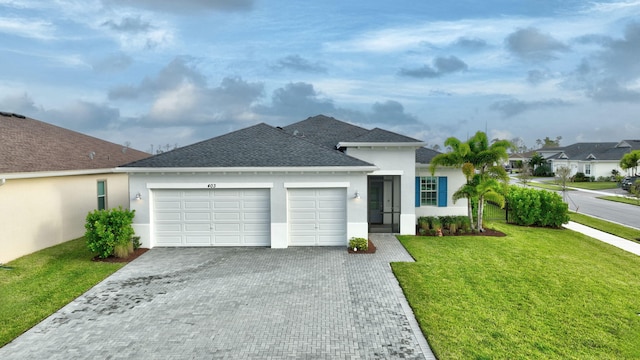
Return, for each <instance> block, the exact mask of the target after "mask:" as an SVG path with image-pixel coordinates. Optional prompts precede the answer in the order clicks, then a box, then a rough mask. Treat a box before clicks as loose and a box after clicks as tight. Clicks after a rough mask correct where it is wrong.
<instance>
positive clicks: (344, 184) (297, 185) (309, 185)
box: [284, 182, 351, 189]
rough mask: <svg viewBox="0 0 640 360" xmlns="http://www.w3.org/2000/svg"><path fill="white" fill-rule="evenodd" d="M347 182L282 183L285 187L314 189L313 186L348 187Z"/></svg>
mask: <svg viewBox="0 0 640 360" xmlns="http://www.w3.org/2000/svg"><path fill="white" fill-rule="evenodd" d="M349 186H351V184H350V183H348V182H321V183H317V182H313V183H284V188H285V189H314V188H348V187H349Z"/></svg>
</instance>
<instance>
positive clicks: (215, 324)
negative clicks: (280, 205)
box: [0, 234, 435, 360]
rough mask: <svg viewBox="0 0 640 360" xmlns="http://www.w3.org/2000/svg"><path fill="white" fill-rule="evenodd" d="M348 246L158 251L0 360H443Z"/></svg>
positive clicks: (389, 257) (387, 251) (399, 252)
mask: <svg viewBox="0 0 640 360" xmlns="http://www.w3.org/2000/svg"><path fill="white" fill-rule="evenodd" d="M371 240H372V241H373V242H374V244H375V245H376V247H377V249H378V251H377V252H376V253H375V254H348V253H347V250H346V248H344V247H324V248H323V247H317V248H314V247H294V248H288V249H270V248H153V249H151V250H149V251H148V252H147V253H145V254H144V255H142V256H141V257H139V258H138V259H136V260H134V261H133V262H131V263H129V264H128V265H126V266H125V267H124V268H122V269H120V270H119V271H117V272H116V273H114V274H113V275H111V276H110V277H108V278H107V279H106V280H105V281H103V282H101V283H100V284H98V285H96V286H95V287H94V288H92V289H91V290H89V291H88V292H86V293H85V294H83V295H81V296H80V297H78V298H77V299H75V300H74V301H73V302H71V303H70V304H68V305H67V306H65V307H63V308H62V309H61V310H59V311H58V312H56V313H54V314H53V315H51V316H50V317H49V318H47V319H45V320H44V321H42V322H41V323H39V324H38V325H36V326H35V327H33V328H32V329H30V330H29V331H27V332H26V333H25V334H23V335H22V336H20V337H18V338H17V339H15V340H14V341H13V342H11V343H9V344H7V345H6V346H4V347H3V348H0V359H2V360H10V359H29V360H38V359H64V360H67V359H435V357H434V356H433V354H432V353H431V350H430V349H429V345H428V344H427V342H426V340H425V339H424V337H423V335H422V333H421V332H420V329H419V328H418V326H417V323H416V320H415V317H414V315H413V313H412V311H411V309H410V308H409V306H408V305H407V303H406V299H405V297H404V295H403V293H402V290H401V288H400V286H399V284H398V282H397V280H396V278H395V277H394V275H393V273H392V271H391V267H390V265H389V263H390V262H394V261H409V262H411V261H413V259H412V258H411V256H410V255H409V254H408V253H407V252H406V250H405V249H404V248H403V247H402V245H401V244H400V243H399V241H398V240H397V239H396V238H395V237H394V236H393V235H390V234H371Z"/></svg>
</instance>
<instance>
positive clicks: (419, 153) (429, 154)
mask: <svg viewBox="0 0 640 360" xmlns="http://www.w3.org/2000/svg"><path fill="white" fill-rule="evenodd" d="M438 154H441V152H439V151H436V150H433V149H429V148H426V147H420V148H418V149H416V163H418V164H431V160H433V158H434V157H435V156H436V155H438Z"/></svg>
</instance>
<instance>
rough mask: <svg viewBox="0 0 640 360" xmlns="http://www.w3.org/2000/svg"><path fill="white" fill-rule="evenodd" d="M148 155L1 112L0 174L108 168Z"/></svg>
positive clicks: (17, 115)
mask: <svg viewBox="0 0 640 360" xmlns="http://www.w3.org/2000/svg"><path fill="white" fill-rule="evenodd" d="M149 156H150V154H147V153H145V152H142V151H138V150H135V149H131V148H128V147H125V146H122V145H118V144H114V143H111V142H108V141H104V140H100V139H97V138H94V137H91V136H88V135H84V134H81V133H78V132H75V131H71V130H68V129H64V128H61V127H58V126H55V125H51V124H47V123H45V122H42V121H38V120H34V119H31V118H28V117H25V116H22V115H19V114H13V113H7V112H0V173H31V172H44V171H77V170H93V169H109V168H115V167H116V166H118V165H120V164H124V163H127V162H131V161H135V160H139V159H143V158H146V157H149Z"/></svg>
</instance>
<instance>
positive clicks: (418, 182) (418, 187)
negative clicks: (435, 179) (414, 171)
mask: <svg viewBox="0 0 640 360" xmlns="http://www.w3.org/2000/svg"><path fill="white" fill-rule="evenodd" d="M416 207H420V176H416Z"/></svg>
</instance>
